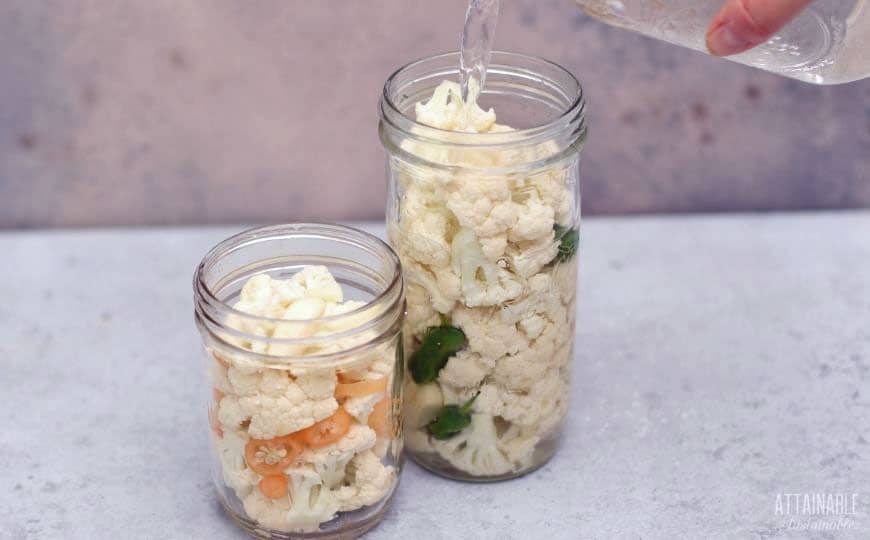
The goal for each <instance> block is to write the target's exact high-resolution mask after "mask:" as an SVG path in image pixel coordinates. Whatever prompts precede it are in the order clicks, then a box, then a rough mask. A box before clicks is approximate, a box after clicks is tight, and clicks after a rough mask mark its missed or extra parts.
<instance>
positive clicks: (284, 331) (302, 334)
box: [269, 272, 326, 356]
mask: <svg viewBox="0 0 870 540" xmlns="http://www.w3.org/2000/svg"><path fill="white" fill-rule="evenodd" d="M301 273H302V272H300V273H299V274H301ZM299 274H296V275H297V276H298V275H299ZM294 277H295V276H294ZM324 311H326V302H325V301H323V300H322V299H320V298H303V299H301V300H297V301H295V302H293V303H292V304H290V306H288V307H287V309H286V310H285V311H284V313H283V315H282V317H281V318H283V319H286V320H288V321H292V322H286V323H279V324H277V325H276V326H275V330H274V331H273V332H272V337H273V338H274V339H305V338H309V337H311V336H313V335H314V334H315V333H316V332H317V330H318V326H319V324H318V323H316V322H311V323H304V322H299V321H311V320H314V319H318V318H320V317H322V316H323V313H324ZM307 348H308V345H302V344H283V343H272V344H270V345H269V354H271V355H273V356H300V355H302V354H303V353H304V352H305V350H306V349H307Z"/></svg>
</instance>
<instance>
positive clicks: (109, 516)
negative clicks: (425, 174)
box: [0, 212, 870, 539]
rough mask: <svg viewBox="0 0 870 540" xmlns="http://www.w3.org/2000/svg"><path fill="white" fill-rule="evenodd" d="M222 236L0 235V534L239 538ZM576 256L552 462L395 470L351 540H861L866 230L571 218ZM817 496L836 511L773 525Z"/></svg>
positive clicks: (868, 362)
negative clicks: (216, 253)
mask: <svg viewBox="0 0 870 540" xmlns="http://www.w3.org/2000/svg"><path fill="white" fill-rule="evenodd" d="M236 230H238V228H195V229H151V230H109V231H101V230H95V231H69V232H10V233H3V234H0V251H2V252H3V253H5V256H4V259H3V262H2V263H0V293H2V294H0V298H2V301H0V373H2V383H3V388H2V391H0V422H2V427H3V429H2V430H0V471H2V472H0V478H2V481H0V538H15V539H19V538H34V539H35V538H63V539H68V538H76V539H77V538H86V539H94V538H136V539H138V538H154V539H164V538H214V539H224V538H242V537H243V535H242V533H241V532H240V531H239V530H237V529H236V528H235V527H234V525H233V524H232V523H231V522H230V521H229V520H228V519H227V518H226V517H225V516H224V515H223V514H222V512H221V511H220V509H219V507H218V505H217V503H216V502H215V498H214V496H213V494H212V488H211V485H210V480H209V477H208V470H207V458H206V456H207V446H206V444H207V439H206V428H205V416H204V410H203V409H202V407H201V406H200V401H199V399H200V396H201V392H202V391H203V389H202V385H203V377H204V373H203V363H202V361H201V356H200V352H199V346H200V345H199V336H198V334H197V332H196V330H195V328H194V325H193V320H192V311H193V308H192V300H191V296H192V295H191V290H190V278H191V274H192V271H193V268H194V266H195V264H196V263H197V262H198V260H199V258H200V257H201V255H202V254H203V253H204V252H205V251H206V250H207V248H209V247H210V246H211V245H212V244H214V243H215V242H217V241H218V240H221V239H223V238H224V237H226V236H228V235H229V234H230V233H232V232H235V231H236ZM374 230H378V231H381V232H382V227H374ZM581 257H582V259H581V277H580V280H581V288H580V291H581V292H580V302H579V304H580V306H579V323H578V333H577V337H578V346H577V352H576V357H577V358H576V361H575V364H574V387H573V404H572V407H571V411H570V414H569V420H568V425H567V431H566V433H565V436H564V438H563V441H562V446H561V449H560V451H559V453H558V454H557V455H556V457H555V458H554V459H553V460H552V461H551V462H550V463H549V464H548V465H546V466H545V467H544V468H542V469H541V470H539V471H537V472H536V473H534V474H532V475H530V476H528V477H525V478H522V479H518V480H514V481H510V482H504V483H498V484H491V485H472V484H463V483H457V482H452V481H448V480H443V479H440V478H437V477H434V476H431V475H430V474H428V473H426V472H424V471H422V470H421V469H420V468H419V467H417V466H415V465H414V464H413V463H409V464H408V465H407V466H406V468H405V471H404V473H403V477H402V483H401V486H400V488H399V492H398V494H397V497H396V499H395V502H394V504H393V506H392V509H391V510H390V512H389V513H388V515H387V517H386V519H385V521H384V522H383V523H382V524H381V525H380V526H379V527H378V528H377V529H376V530H375V531H374V532H372V533H371V534H370V535H369V537H370V538H374V539H379V538H419V539H430V538H433V539H434V538H444V539H453V538H459V537H464V538H499V539H510V538H517V539H520V538H522V539H526V538H778V537H789V538H790V537H795V538H803V537H810V538H833V539H840V538H867V537H870V213H866V212H864V213H831V214H793V215H769V216H753V215H738V216H716V217H698V216H693V217H649V218H625V219H590V220H587V221H586V223H585V224H584V230H583V240H582V245H581ZM815 493H823V494H829V493H832V494H840V493H845V494H848V495H849V496H850V497H851V496H852V495H851V494H857V495H856V496H855V497H856V498H855V501H856V504H855V510H856V513H855V514H854V515H852V514H851V513H850V512H851V511H852V509H853V508H852V506H851V505H850V506H848V507H847V508H846V509H845V512H846V513H845V514H844V512H843V511H841V512H839V513H837V512H835V514H836V515H827V516H825V515H818V513H815V514H813V515H807V514H801V513H795V508H794V504H793V503H792V505H791V508H789V509H788V511H782V512H778V508H777V498H778V497H780V502H783V503H784V502H785V501H786V500H787V498H788V497H786V498H783V496H785V495H786V494H800V495H801V496H803V495H804V494H815ZM791 500H792V501H794V498H792V499H791ZM841 510H842V509H841ZM790 526H791V527H797V528H798V529H800V528H803V527H809V528H811V529H812V530H810V531H801V530H792V529H789V527H790ZM826 527H827V528H828V529H833V528H834V527H839V528H838V529H833V530H827V531H819V530H816V529H819V528H826Z"/></svg>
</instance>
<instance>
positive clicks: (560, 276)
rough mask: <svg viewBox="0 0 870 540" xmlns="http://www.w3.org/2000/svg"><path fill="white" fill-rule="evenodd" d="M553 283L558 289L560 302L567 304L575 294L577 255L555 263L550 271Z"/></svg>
mask: <svg viewBox="0 0 870 540" xmlns="http://www.w3.org/2000/svg"><path fill="white" fill-rule="evenodd" d="M552 277H553V283H555V285H556V290H558V291H559V293H560V295H561V298H562V303H563V304H565V306H569V305H571V304H572V303H573V302H574V298H575V296H576V294H577V257H574V258H573V259H571V260H570V261H567V262H564V263H561V264H557V265H555V267H554V268H553V271H552Z"/></svg>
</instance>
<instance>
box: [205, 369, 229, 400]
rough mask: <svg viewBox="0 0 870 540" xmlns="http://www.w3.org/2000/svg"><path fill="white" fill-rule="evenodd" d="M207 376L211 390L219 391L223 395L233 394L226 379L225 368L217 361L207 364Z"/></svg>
mask: <svg viewBox="0 0 870 540" xmlns="http://www.w3.org/2000/svg"><path fill="white" fill-rule="evenodd" d="M208 375H209V380H210V381H211V385H212V387H213V388H216V389H217V390H220V391H221V392H223V393H224V394H227V393H230V392H233V387H232V385H231V384H230V381H229V379H228V378H227V367H226V366H225V365H224V364H222V363H221V362H218V361H214V362H209V363H208Z"/></svg>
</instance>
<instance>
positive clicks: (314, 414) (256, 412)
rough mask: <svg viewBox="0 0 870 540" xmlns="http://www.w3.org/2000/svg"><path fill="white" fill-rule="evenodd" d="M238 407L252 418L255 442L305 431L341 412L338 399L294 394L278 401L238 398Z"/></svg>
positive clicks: (249, 427)
mask: <svg viewBox="0 0 870 540" xmlns="http://www.w3.org/2000/svg"><path fill="white" fill-rule="evenodd" d="M224 399H226V398H224ZM222 403H223V402H222ZM239 406H240V407H241V409H242V410H243V411H244V412H245V414H246V415H247V416H248V417H249V418H250V421H251V423H250V425H249V426H248V433H250V434H251V436H252V437H254V438H256V439H271V438H274V437H278V436H280V435H287V434H288V433H293V432H295V431H299V430H300V429H305V428H307V427H308V426H311V425H313V424H315V423H317V422H319V421H321V420H323V419H325V418H329V417H330V416H332V415H333V413H335V411H336V409H338V403H337V402H336V401H335V399H332V398H329V399H324V400H319V401H312V400H307V399H304V398H302V399H300V397H299V394H298V393H295V392H294V393H293V394H290V393H288V396H286V397H284V396H282V397H277V398H274V397H268V396H252V397H243V398H240V399H239Z"/></svg>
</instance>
